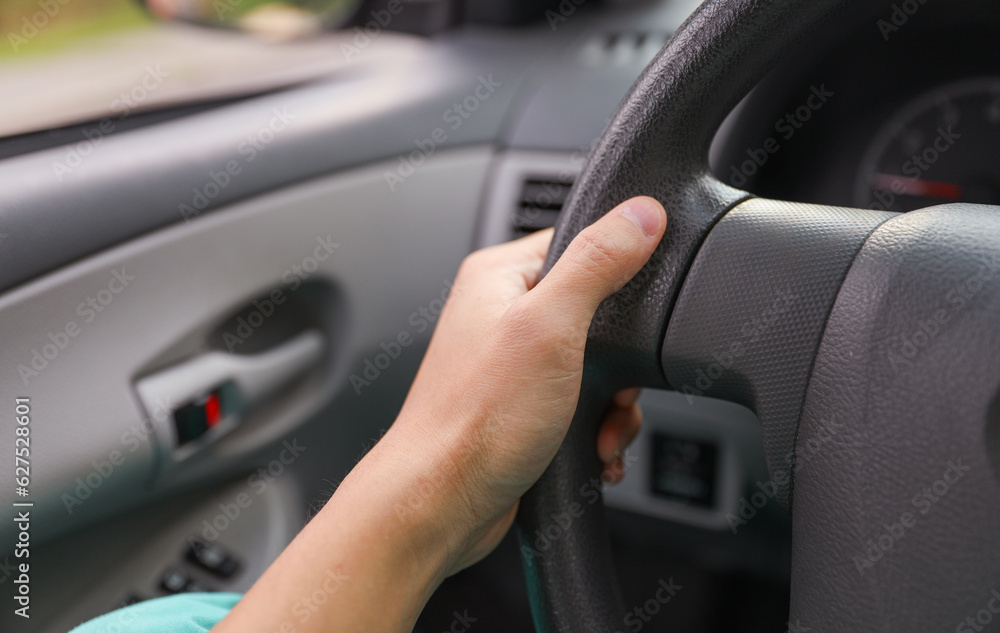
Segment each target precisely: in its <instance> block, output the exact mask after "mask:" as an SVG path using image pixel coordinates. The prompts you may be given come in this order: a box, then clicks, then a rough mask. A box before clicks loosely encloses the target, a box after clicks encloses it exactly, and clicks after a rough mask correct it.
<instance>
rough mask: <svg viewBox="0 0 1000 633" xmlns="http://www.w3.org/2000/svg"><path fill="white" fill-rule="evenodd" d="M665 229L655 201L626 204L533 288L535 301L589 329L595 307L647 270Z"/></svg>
mask: <svg viewBox="0 0 1000 633" xmlns="http://www.w3.org/2000/svg"><path fill="white" fill-rule="evenodd" d="M666 226H667V213H666V211H664V209H663V205H661V204H660V203H659V202H657V201H656V200H654V199H653V198H650V197H648V196H640V197H637V198H631V199H629V200H626V201H625V202H623V203H621V204H620V205H618V206H617V207H615V208H614V209H612V210H611V211H610V212H608V213H607V214H606V215H605V216H604V217H602V218H601V219H599V220H598V221H597V222H594V223H593V224H591V225H590V226H588V227H587V228H586V229H584V230H583V231H582V232H581V233H580V234H579V235H577V236H576V237H575V238H574V239H573V241H572V242H571V243H570V245H569V246H567V247H566V251H565V252H564V253H563V254H562V256H561V257H560V258H559V261H557V262H556V263H555V265H554V266H553V267H552V270H550V271H549V273H548V274H547V275H546V276H545V278H544V279H542V280H541V281H540V282H539V283H538V285H537V286H536V287H535V289H534V290H535V292H534V294H535V295H536V298H537V299H539V300H541V301H542V302H543V304H547V305H550V306H553V307H557V308H558V310H559V312H561V313H562V314H563V316H564V317H568V318H570V319H572V320H573V321H574V325H578V324H583V325H585V326H589V323H590V320H591V319H592V318H593V316H594V312H595V311H596V310H597V306H598V305H600V303H601V302H602V301H604V300H605V299H606V298H608V297H609V296H611V295H612V294H614V293H615V292H617V291H618V290H620V289H621V287H622V286H624V285H625V284H626V283H628V281H629V280H630V279H632V277H633V276H634V275H635V274H636V273H637V272H639V270H640V269H641V268H642V267H643V265H645V263H646V261H647V260H648V259H649V256H650V255H652V254H653V251H654V250H655V249H656V245H657V244H659V243H660V238H662V237H663V231H664V230H665V229H666ZM584 329H586V327H585V328H584Z"/></svg>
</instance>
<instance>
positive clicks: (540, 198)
mask: <svg viewBox="0 0 1000 633" xmlns="http://www.w3.org/2000/svg"><path fill="white" fill-rule="evenodd" d="M572 187H573V183H572V181H566V180H561V179H559V178H545V177H528V178H525V180H524V183H523V184H522V185H521V195H520V196H519V197H518V200H517V202H516V205H515V208H514V210H513V213H512V214H511V224H512V225H513V229H514V234H515V235H524V234H527V233H532V232H534V231H538V230H541V229H545V228H548V227H550V226H554V225H555V223H556V220H557V219H558V218H559V212H560V211H561V210H562V208H563V205H564V204H565V203H566V198H567V197H568V196H569V192H570V189H571V188H572Z"/></svg>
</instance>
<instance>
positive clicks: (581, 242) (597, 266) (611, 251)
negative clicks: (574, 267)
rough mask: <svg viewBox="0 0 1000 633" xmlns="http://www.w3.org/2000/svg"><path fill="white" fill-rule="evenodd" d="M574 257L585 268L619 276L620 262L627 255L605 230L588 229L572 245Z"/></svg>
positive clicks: (601, 273)
mask: <svg viewBox="0 0 1000 633" xmlns="http://www.w3.org/2000/svg"><path fill="white" fill-rule="evenodd" d="M571 250H572V252H573V255H572V256H573V258H574V259H575V260H576V261H577V263H578V264H579V265H580V266H581V267H582V268H584V269H587V270H590V271H592V272H593V273H595V274H597V275H601V276H607V275H613V276H615V277H616V278H617V277H618V276H619V273H618V270H619V267H620V264H619V263H620V262H621V261H622V259H623V258H624V257H625V254H626V253H625V249H623V248H622V246H621V245H620V244H618V243H617V242H616V241H615V240H614V239H613V238H612V237H611V236H610V235H608V234H607V233H606V232H603V231H597V230H587V231H584V232H583V233H580V235H579V236H578V238H577V240H576V241H575V242H574V243H573V245H572V246H571Z"/></svg>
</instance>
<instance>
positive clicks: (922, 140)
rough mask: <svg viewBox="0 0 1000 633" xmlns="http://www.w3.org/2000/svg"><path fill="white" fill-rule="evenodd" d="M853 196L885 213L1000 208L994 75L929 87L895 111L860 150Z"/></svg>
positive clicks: (999, 106) (998, 93) (999, 101)
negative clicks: (952, 205) (954, 206)
mask: <svg viewBox="0 0 1000 633" xmlns="http://www.w3.org/2000/svg"><path fill="white" fill-rule="evenodd" d="M854 195H855V204H856V205H857V206H861V207H867V208H872V209H882V210H887V211H911V210H913V209H920V208H923V207H929V206H932V205H935V204H944V203H947V202H959V201H961V202H977V203H982V204H1000V78H988V79H973V80H966V81H962V82H958V83H953V84H949V85H946V86H942V87H940V88H936V89H934V90H932V91H931V92H928V93H926V94H924V95H921V96H920V97H918V98H917V99H915V100H914V101H912V102H910V103H909V104H907V105H906V106H905V107H904V108H902V109H901V110H899V111H898V112H897V113H896V114H894V115H893V117H892V118H891V119H890V120H889V121H888V122H887V123H885V124H884V125H883V126H882V128H881V129H880V130H879V132H878V134H877V135H876V136H875V140H874V141H873V142H872V144H871V146H870V147H869V148H868V150H867V151H866V152H865V156H864V159H863V160H862V161H861V170H860V172H859V174H858V178H857V184H856V186H855V194H854Z"/></svg>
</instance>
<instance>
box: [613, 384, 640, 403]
mask: <svg viewBox="0 0 1000 633" xmlns="http://www.w3.org/2000/svg"><path fill="white" fill-rule="evenodd" d="M640 393H642V389H640V388H638V387H635V388H633V389H623V390H621V391H619V392H618V393H616V394H615V404H616V405H618V406H619V407H629V406H632V405H633V404H635V401H636V400H638V399H639V394H640Z"/></svg>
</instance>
